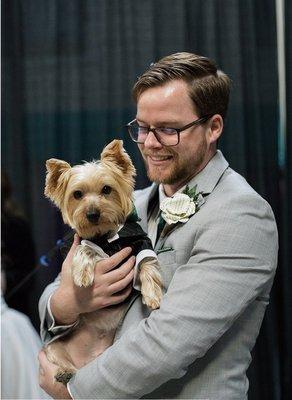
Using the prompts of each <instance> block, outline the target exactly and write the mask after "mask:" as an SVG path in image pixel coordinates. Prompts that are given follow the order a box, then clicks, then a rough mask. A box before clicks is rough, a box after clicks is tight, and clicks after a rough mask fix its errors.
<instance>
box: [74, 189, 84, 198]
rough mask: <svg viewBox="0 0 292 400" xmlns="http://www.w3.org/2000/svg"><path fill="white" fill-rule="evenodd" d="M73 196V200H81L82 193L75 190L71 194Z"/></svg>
mask: <svg viewBox="0 0 292 400" xmlns="http://www.w3.org/2000/svg"><path fill="white" fill-rule="evenodd" d="M73 196H74V199H76V200H79V199H81V198H82V196H83V193H82V192H81V190H75V192H73Z"/></svg>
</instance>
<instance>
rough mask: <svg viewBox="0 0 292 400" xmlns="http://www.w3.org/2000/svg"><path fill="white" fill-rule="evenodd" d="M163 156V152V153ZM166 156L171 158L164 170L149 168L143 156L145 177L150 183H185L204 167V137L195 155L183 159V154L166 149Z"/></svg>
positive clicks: (205, 150)
mask: <svg viewBox="0 0 292 400" xmlns="http://www.w3.org/2000/svg"><path fill="white" fill-rule="evenodd" d="M164 154H165V152H164ZM168 154H169V155H170V156H172V163H171V165H170V166H169V167H168V168H166V170H165V169H162V168H160V167H157V168H150V167H149V165H148V162H147V161H146V157H145V156H146V155H145V156H144V162H145V166H146V171H147V176H148V178H149V180H150V181H152V182H156V183H158V184H160V183H162V184H165V185H175V184H178V183H180V182H187V181H188V180H189V179H190V178H191V177H193V176H195V175H196V174H197V173H198V172H200V170H201V169H202V166H203V165H204V160H205V157H206V154H207V141H206V138H205V136H203V137H202V140H201V141H200V143H199V145H198V148H197V149H196V153H195V154H194V155H192V157H190V156H189V157H185V156H184V154H179V153H177V152H176V151H174V150H173V149H172V148H168Z"/></svg>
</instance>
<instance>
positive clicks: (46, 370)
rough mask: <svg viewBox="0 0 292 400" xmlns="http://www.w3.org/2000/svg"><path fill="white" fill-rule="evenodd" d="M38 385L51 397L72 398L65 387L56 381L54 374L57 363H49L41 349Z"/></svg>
mask: <svg viewBox="0 0 292 400" xmlns="http://www.w3.org/2000/svg"><path fill="white" fill-rule="evenodd" d="M39 363H40V365H39V385H40V387H41V388H42V389H43V390H44V391H45V392H46V393H48V394H49V395H50V396H51V397H52V398H53V399H72V397H71V396H70V394H69V392H68V389H67V387H66V386H65V385H64V384H63V383H60V382H57V381H56V380H55V378H54V376H55V375H56V373H57V370H58V367H57V365H55V364H53V363H51V362H50V361H49V360H48V359H47V356H46V354H45V352H44V351H43V350H41V351H40V352H39Z"/></svg>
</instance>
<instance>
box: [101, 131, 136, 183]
mask: <svg viewBox="0 0 292 400" xmlns="http://www.w3.org/2000/svg"><path fill="white" fill-rule="evenodd" d="M100 159H101V161H102V162H109V163H112V164H115V165H116V166H117V167H118V168H119V169H120V170H122V172H123V174H125V176H126V177H127V178H134V176H135V175H136V170H135V167H134V165H133V163H132V161H131V159H130V157H129V155H128V154H127V153H126V151H125V149H124V147H123V141H122V140H117V139H115V140H113V141H112V142H110V143H109V144H108V145H107V146H106V147H105V148H104V149H103V151H102V153H101V156H100Z"/></svg>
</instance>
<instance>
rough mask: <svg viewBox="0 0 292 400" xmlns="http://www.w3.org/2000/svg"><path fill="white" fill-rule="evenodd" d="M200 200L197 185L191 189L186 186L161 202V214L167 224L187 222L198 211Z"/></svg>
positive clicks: (201, 197) (200, 196) (201, 198)
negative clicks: (180, 191)
mask: <svg viewBox="0 0 292 400" xmlns="http://www.w3.org/2000/svg"><path fill="white" fill-rule="evenodd" d="M202 202H203V196H202V192H198V193H197V185H196V186H195V187H193V188H191V189H190V188H189V187H188V186H187V187H186V188H185V190H184V191H183V192H182V193H176V194H175V195H174V196H172V197H168V198H166V199H164V200H163V201H162V202H161V204H160V209H161V211H162V213H161V216H162V218H163V219H164V220H165V222H166V223H167V224H168V225H172V224H177V223H178V222H182V223H185V222H188V220H189V218H190V217H191V216H192V215H194V214H195V213H196V212H197V211H199V209H200V205H201V204H202Z"/></svg>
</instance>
